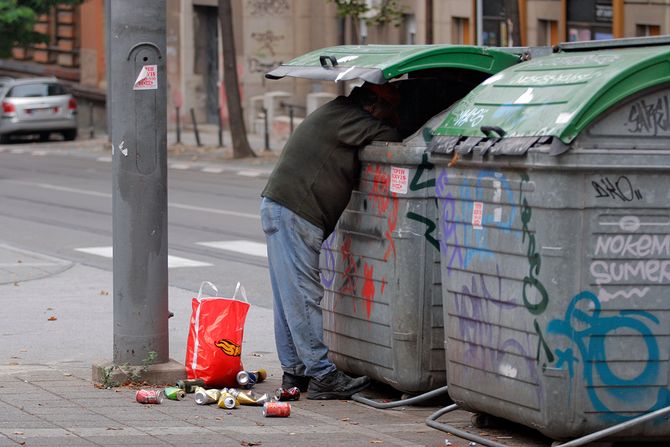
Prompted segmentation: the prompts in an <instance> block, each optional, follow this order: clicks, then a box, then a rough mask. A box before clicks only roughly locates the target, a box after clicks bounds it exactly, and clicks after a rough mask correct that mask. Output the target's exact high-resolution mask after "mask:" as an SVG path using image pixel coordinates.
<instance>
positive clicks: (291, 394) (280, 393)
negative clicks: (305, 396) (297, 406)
mask: <svg viewBox="0 0 670 447" xmlns="http://www.w3.org/2000/svg"><path fill="white" fill-rule="evenodd" d="M275 399H277V400H279V401H282V402H286V401H288V400H300V390H299V389H298V387H295V386H294V387H291V388H288V389H286V388H277V390H276V391H275Z"/></svg>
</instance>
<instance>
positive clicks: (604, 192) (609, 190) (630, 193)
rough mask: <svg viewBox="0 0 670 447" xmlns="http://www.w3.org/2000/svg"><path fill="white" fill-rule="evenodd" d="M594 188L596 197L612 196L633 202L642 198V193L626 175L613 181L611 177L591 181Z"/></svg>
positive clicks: (615, 198) (611, 197) (612, 197)
mask: <svg viewBox="0 0 670 447" xmlns="http://www.w3.org/2000/svg"><path fill="white" fill-rule="evenodd" d="M591 185H593V189H595V191H596V198H610V199H614V200H621V201H622V202H632V201H633V200H641V199H642V193H641V192H640V190H639V189H635V187H634V186H633V184H632V183H631V181H630V180H629V179H628V177H626V176H625V175H622V176H620V177H619V178H617V179H616V180H614V181H612V180H611V179H610V178H609V177H602V178H600V180H598V181H594V180H592V181H591Z"/></svg>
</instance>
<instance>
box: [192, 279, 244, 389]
mask: <svg viewBox="0 0 670 447" xmlns="http://www.w3.org/2000/svg"><path fill="white" fill-rule="evenodd" d="M205 284H207V285H209V286H210V287H211V288H212V289H214V291H215V292H216V293H217V294H218V292H219V291H218V289H217V288H216V286H214V284H212V283H211V282H209V281H204V282H203V283H202V284H201V285H200V290H199V292H198V297H197V298H193V301H192V303H191V304H192V308H193V310H192V313H191V324H190V327H189V331H188V343H187V345H186V374H187V377H188V378H189V379H195V378H201V379H203V380H204V381H205V383H206V384H207V386H209V387H230V386H236V380H235V376H236V375H237V373H238V372H239V371H240V370H242V359H241V355H242V337H243V335H244V320H245V319H246V317H247V312H248V311H249V303H248V302H247V297H246V293H245V291H244V287H242V286H241V285H240V283H239V282H238V283H237V288H236V289H235V294H234V295H233V298H221V297H204V298H203V297H202V288H203V286H204V285H205ZM238 293H239V294H240V295H241V297H242V299H243V300H244V301H239V300H238V299H237V295H238Z"/></svg>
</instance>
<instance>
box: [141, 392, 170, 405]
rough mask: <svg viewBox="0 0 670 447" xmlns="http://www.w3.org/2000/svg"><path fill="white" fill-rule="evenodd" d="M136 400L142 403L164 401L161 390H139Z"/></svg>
mask: <svg viewBox="0 0 670 447" xmlns="http://www.w3.org/2000/svg"><path fill="white" fill-rule="evenodd" d="M135 400H136V401H138V402H139V403H141V404H160V403H162V402H163V392H162V391H161V390H137V393H135Z"/></svg>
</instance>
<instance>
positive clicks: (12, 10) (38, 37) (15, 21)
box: [0, 0, 83, 58]
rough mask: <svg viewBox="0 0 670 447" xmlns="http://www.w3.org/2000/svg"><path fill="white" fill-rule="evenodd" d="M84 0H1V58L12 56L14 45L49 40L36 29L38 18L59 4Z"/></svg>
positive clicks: (18, 45)
mask: <svg viewBox="0 0 670 447" xmlns="http://www.w3.org/2000/svg"><path fill="white" fill-rule="evenodd" d="M82 1H83V0H60V1H57V0H0V36H1V37H0V58H6V57H10V56H11V53H12V47H22V46H29V45H33V44H36V43H45V42H48V40H49V38H48V36H46V35H44V34H42V33H38V32H36V31H35V30H34V27H35V23H37V18H38V17H39V16H41V15H42V14H46V13H48V12H49V11H50V10H51V8H52V7H53V6H55V5H57V4H69V5H73V4H79V3H81V2H82Z"/></svg>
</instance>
